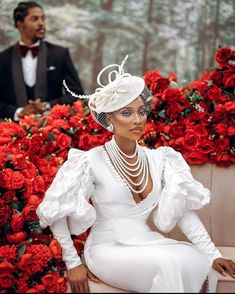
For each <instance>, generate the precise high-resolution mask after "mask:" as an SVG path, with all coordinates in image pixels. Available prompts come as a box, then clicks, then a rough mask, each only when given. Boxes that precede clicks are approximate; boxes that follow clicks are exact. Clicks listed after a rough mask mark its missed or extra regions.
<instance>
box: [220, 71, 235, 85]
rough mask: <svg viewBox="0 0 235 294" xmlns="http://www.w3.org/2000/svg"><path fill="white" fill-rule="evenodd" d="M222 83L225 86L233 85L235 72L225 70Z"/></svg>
mask: <svg viewBox="0 0 235 294" xmlns="http://www.w3.org/2000/svg"><path fill="white" fill-rule="evenodd" d="M222 82H223V85H224V87H226V88H231V87H235V72H234V71H233V72H226V73H224V77H223V80H222Z"/></svg>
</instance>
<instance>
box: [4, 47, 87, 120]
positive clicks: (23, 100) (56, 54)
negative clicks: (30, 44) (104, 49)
mask: <svg viewBox="0 0 235 294" xmlns="http://www.w3.org/2000/svg"><path fill="white" fill-rule="evenodd" d="M63 79H64V80H65V81H66V84H67V85H68V87H69V88H70V89H71V90H72V91H73V92H75V93H76V94H84V93H83V89H82V85H81V82H80V79H79V75H78V73H77V71H76V69H75V67H74V65H73V63H72V60H71V58H70V54H69V50H68V49H67V48H64V47H61V46H58V45H54V44H51V43H49V42H46V41H41V42H40V47H39V54H38V63H37V73H36V84H35V86H34V97H30V99H32V100H33V99H36V98H41V100H42V101H46V102H49V103H50V105H51V106H53V105H55V104H72V103H73V102H74V101H76V100H77V99H76V98H74V97H72V96H71V95H70V94H69V93H68V92H66V91H65V89H64V87H63V84H62V82H63ZM27 101H28V98H27V92H26V87H25V83H24V76H23V69H22V63H21V56H20V50H19V43H17V44H15V45H14V46H11V47H9V48H7V49H6V50H5V51H3V52H2V53H0V118H12V119H13V117H14V113H15V111H16V109H17V108H18V107H21V106H25V105H26V104H27V103H28V102H27Z"/></svg>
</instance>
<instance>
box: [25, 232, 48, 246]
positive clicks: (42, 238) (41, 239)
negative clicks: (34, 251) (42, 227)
mask: <svg viewBox="0 0 235 294" xmlns="http://www.w3.org/2000/svg"><path fill="white" fill-rule="evenodd" d="M30 237H31V238H32V244H42V243H44V244H47V243H48V242H49V241H50V239H51V236H50V235H46V234H42V233H31V235H30Z"/></svg>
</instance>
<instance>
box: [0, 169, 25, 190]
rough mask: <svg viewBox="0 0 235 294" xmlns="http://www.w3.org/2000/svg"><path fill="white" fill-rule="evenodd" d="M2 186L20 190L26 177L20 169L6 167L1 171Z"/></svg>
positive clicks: (0, 183) (0, 182)
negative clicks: (14, 169)
mask: <svg viewBox="0 0 235 294" xmlns="http://www.w3.org/2000/svg"><path fill="white" fill-rule="evenodd" d="M0 178H1V181H0V187H2V188H4V189H6V190H18V189H21V188H22V187H23V185H24V177H23V175H22V174H21V173H20V172H19V171H13V170H12V169H10V168H6V169H5V170H4V171H3V172H1V173H0Z"/></svg>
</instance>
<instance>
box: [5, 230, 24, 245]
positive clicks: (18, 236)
mask: <svg viewBox="0 0 235 294" xmlns="http://www.w3.org/2000/svg"><path fill="white" fill-rule="evenodd" d="M26 238H27V234H26V233H25V232H23V231H22V232H18V233H14V234H7V240H8V242H10V243H21V242H23V241H24V240H25V239H26Z"/></svg>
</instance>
